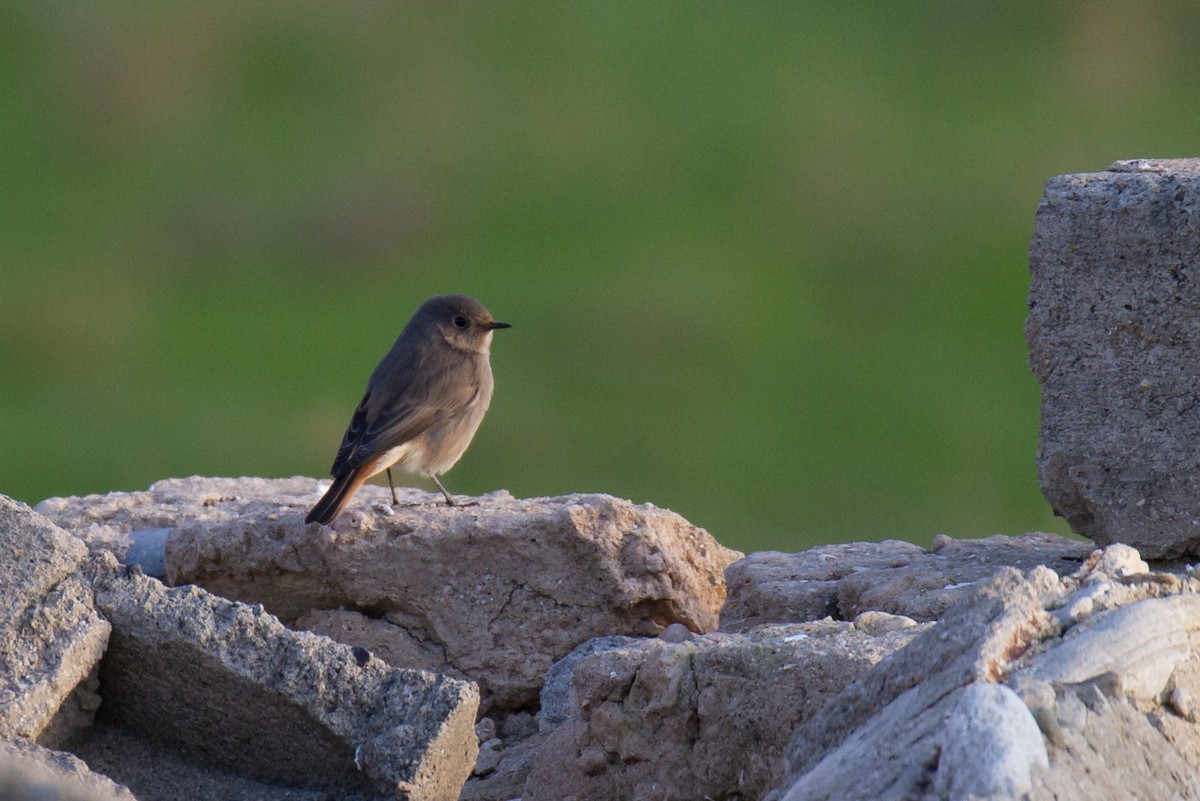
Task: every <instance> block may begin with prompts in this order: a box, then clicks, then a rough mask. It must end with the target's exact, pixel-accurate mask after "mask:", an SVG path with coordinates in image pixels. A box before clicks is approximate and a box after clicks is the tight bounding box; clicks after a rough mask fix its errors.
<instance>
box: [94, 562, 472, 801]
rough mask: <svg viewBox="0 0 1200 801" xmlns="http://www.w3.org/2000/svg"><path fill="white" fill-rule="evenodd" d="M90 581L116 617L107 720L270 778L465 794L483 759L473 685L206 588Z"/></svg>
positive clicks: (105, 683)
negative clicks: (394, 664)
mask: <svg viewBox="0 0 1200 801" xmlns="http://www.w3.org/2000/svg"><path fill="white" fill-rule="evenodd" d="M113 569H114V571H115V570H116V568H115V565H114V568H113ZM96 586H97V589H96V603H97V606H98V608H99V609H100V610H101V611H102V612H103V614H104V615H105V616H106V617H107V618H108V619H109V620H110V621H111V622H112V624H113V633H112V637H111V640H110V644H109V647H108V650H107V651H106V653H105V655H104V660H103V662H102V664H101V670H100V686H101V692H102V695H103V698H104V703H103V706H102V707H101V712H100V716H99V720H100V722H101V723H102V724H104V725H105V726H115V727H118V728H120V729H122V730H126V731H129V732H132V733H134V734H136V735H138V736H139V737H141V738H145V739H146V740H149V741H152V742H154V743H157V744H159V745H167V746H169V747H170V748H172V749H173V750H174V751H175V752H176V753H179V754H181V755H183V756H185V757H187V758H188V759H189V760H190V761H192V762H194V763H197V764H205V765H215V766H219V767H221V768H223V769H225V770H227V771H230V772H232V773H236V774H238V775H243V776H247V777H250V778H253V779H256V780H258V781H261V782H266V783H268V784H276V785H289V786H300V787H313V788H324V789H327V790H333V789H336V790H337V791H338V792H339V793H353V792H359V793H370V794H376V795H379V796H381V797H391V798H404V799H422V798H427V799H456V798H457V797H458V793H459V790H460V789H461V787H462V784H463V782H464V781H465V780H466V778H467V776H468V775H469V774H470V772H471V768H472V767H473V766H474V764H475V759H476V755H477V742H476V740H475V733H474V722H475V711H476V709H477V705H478V695H477V691H476V689H475V687H474V686H473V685H470V684H467V683H464V682H460V681H456V680H454V679H450V678H447V677H444V676H436V675H433V674H430V673H423V672H418V671H409V670H401V669H396V668H391V667H389V666H387V665H386V664H385V663H383V662H382V661H380V660H378V659H364V660H360V659H359V658H357V657H356V656H355V654H354V653H353V652H352V650H351V649H350V648H348V647H346V646H342V645H338V644H335V643H333V642H331V641H329V640H328V639H325V638H322V637H316V636H314V635H311V634H307V633H303V632H293V631H290V630H288V629H286V628H284V626H283V625H282V624H280V623H279V621H278V620H276V619H275V618H274V617H272V616H271V615H269V614H267V613H266V612H264V611H262V609H261V608H258V609H255V608H252V607H249V606H246V605H244V604H239V603H233V602H230V601H227V600H225V599H222V598H218V597H216V596H213V595H211V594H209V593H207V592H205V591H204V590H202V589H200V588H198V587H180V588H175V589H167V588H165V587H163V585H162V584H160V583H159V582H157V581H155V580H154V579H151V578H147V577H145V576H141V575H140V574H137V573H132V574H129V575H124V574H123V573H121V572H111V573H109V574H107V575H102V576H100V577H99V578H98V579H97V585H96ZM80 749H81V750H86V747H85V746H80Z"/></svg>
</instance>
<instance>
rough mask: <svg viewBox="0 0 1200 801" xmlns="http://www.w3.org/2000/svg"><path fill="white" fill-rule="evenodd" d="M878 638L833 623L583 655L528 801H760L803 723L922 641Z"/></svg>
mask: <svg viewBox="0 0 1200 801" xmlns="http://www.w3.org/2000/svg"><path fill="white" fill-rule="evenodd" d="M875 622H876V623H878V622H879V621H878V620H876V621H875ZM881 628H884V629H890V630H887V631H884V632H883V633H879V634H867V633H864V632H862V631H860V630H859V629H857V628H856V627H855V625H854V624H851V623H844V622H835V621H830V620H826V621H822V622H818V623H805V624H798V625H789V626H764V627H762V628H760V629H758V630H756V631H754V632H752V633H750V634H710V635H707V636H704V637H696V638H694V639H692V640H689V641H685V642H682V643H669V642H666V641H664V640H662V639H651V640H643V641H640V642H637V643H634V644H631V645H627V646H624V647H618V648H615V649H606V650H600V651H598V652H597V653H595V654H592V655H586V656H583V657H582V658H580V659H578V661H577V662H576V664H575V665H574V670H573V677H572V682H571V683H572V690H573V699H572V700H573V703H572V706H571V708H570V710H569V712H568V714H567V716H566V719H565V721H564V722H563V723H561V724H560V725H559V726H558V727H557V728H556V729H554V731H553V733H552V734H551V735H550V737H549V740H548V742H547V743H546V745H544V746H543V747H542V749H541V751H540V752H539V754H538V756H537V759H536V761H535V764H534V767H533V771H532V773H531V774H530V778H529V781H528V784H527V786H526V788H525V793H524V795H523V798H524V800H525V801H551V799H553V800H554V801H558V799H565V798H580V799H582V798H587V799H596V800H597V801H599V800H600V799H611V801H618V799H628V798H655V799H660V800H661V801H669V800H670V799H680V800H681V801H682V799H695V798H714V799H730V798H760V797H762V796H763V794H765V793H766V792H767V791H768V790H770V789H771V788H772V787H775V786H777V785H778V784H779V783H780V782H781V781H782V780H783V778H784V763H783V754H784V752H785V750H786V747H787V743H788V741H789V739H790V733H791V731H792V730H793V729H794V728H795V726H796V724H797V723H798V722H799V721H801V720H803V719H804V718H805V717H806V716H807V715H809V714H811V713H812V711H814V710H815V709H817V708H819V707H820V705H821V703H822V702H823V701H824V700H826V699H827V698H830V697H832V696H833V695H834V694H835V693H837V692H838V691H839V690H840V689H842V687H844V686H845V684H846V683H847V682H849V681H851V680H852V679H853V678H854V677H855V676H857V675H859V674H860V673H862V672H863V671H864V670H866V669H867V668H868V667H870V666H871V665H872V664H874V663H875V662H877V661H878V660H879V659H881V658H882V657H883V656H885V655H887V654H889V653H892V652H893V651H895V650H897V649H898V648H901V647H902V646H904V645H906V644H907V643H908V642H909V641H911V640H912V639H913V637H914V636H915V635H916V633H917V632H918V631H920V630H921V627H918V626H916V625H915V624H913V623H912V621H905V622H904V623H902V624H901V625H900V626H899V627H895V628H891V627H887V626H883V627H881Z"/></svg>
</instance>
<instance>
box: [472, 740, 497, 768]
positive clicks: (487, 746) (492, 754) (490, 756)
mask: <svg viewBox="0 0 1200 801" xmlns="http://www.w3.org/2000/svg"><path fill="white" fill-rule="evenodd" d="M501 747H502V743H501V742H500V740H499V739H498V738H495V737H493V738H492V739H490V740H488V741H487V742H486V743H484V744H482V745H481V746H479V758H478V759H476V760H475V771H474V773H475V775H476V776H483V775H484V774H486V773H491V772H492V771H493V770H495V769H496V766H497V765H499V764H500V751H501Z"/></svg>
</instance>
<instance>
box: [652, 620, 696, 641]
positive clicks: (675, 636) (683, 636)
mask: <svg viewBox="0 0 1200 801" xmlns="http://www.w3.org/2000/svg"><path fill="white" fill-rule="evenodd" d="M693 636H695V635H693V634H692V632H691V631H689V630H688V627H687V626H685V625H683V624H682V623H672V624H671V625H669V626H667V627H666V628H665V629H663V630H662V631H660V632H659V633H658V638H659V639H660V640H663V641H664V642H669V643H675V644H679V643H681V642H687V641H688V640H690V639H692V637H693Z"/></svg>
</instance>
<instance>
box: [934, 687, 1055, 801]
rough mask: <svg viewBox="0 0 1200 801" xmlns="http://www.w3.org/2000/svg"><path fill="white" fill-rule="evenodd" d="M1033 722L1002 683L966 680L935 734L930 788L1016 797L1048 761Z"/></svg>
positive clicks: (947, 793) (955, 794)
mask: <svg viewBox="0 0 1200 801" xmlns="http://www.w3.org/2000/svg"><path fill="white" fill-rule="evenodd" d="M1049 765H1050V760H1049V757H1048V756H1047V755H1046V744H1045V742H1044V741H1043V740H1042V734H1041V732H1040V731H1039V730H1038V724H1037V722H1036V721H1034V719H1033V715H1032V714H1030V712H1029V709H1028V707H1026V706H1025V704H1023V703H1022V702H1021V699H1020V698H1018V697H1017V694H1016V693H1014V692H1013V691H1012V690H1010V689H1009V688H1008V687H1005V686H1004V685H1002V684H989V683H986V682H982V683H978V684H970V685H967V687H966V689H964V690H963V692H962V693H961V694H960V695H959V696H958V701H957V703H956V704H955V706H954V711H953V712H951V713H950V717H949V719H948V720H947V721H946V724H945V726H944V727H943V729H942V731H941V733H940V734H939V735H938V766H937V777H936V779H935V780H934V790H936V791H937V792H939V793H941V794H942V796H943V797H944V798H1021V797H1022V796H1023V795H1024V794H1026V793H1028V792H1029V791H1030V790H1031V789H1032V787H1033V773H1034V771H1035V769H1036V768H1038V767H1042V768H1046V767H1049Z"/></svg>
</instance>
